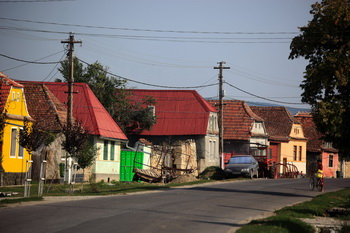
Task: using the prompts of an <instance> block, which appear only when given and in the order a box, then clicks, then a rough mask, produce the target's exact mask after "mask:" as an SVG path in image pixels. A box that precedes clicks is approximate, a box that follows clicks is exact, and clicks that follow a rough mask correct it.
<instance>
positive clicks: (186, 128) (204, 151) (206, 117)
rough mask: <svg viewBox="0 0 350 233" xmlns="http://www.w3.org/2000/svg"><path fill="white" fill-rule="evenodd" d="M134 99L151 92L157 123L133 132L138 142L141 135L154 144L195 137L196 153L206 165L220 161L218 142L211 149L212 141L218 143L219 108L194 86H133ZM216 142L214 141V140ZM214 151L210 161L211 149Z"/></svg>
mask: <svg viewBox="0 0 350 233" xmlns="http://www.w3.org/2000/svg"><path fill="white" fill-rule="evenodd" d="M130 92H131V93H132V95H131V101H139V100H141V99H143V98H144V97H146V96H152V97H153V98H154V99H155V101H156V104H155V106H154V109H155V115H156V123H155V125H154V126H153V127H152V129H151V130H145V131H143V132H142V133H141V134H140V135H134V137H135V138H134V141H135V142H136V141H137V140H138V139H139V138H140V137H142V138H146V139H148V140H149V141H151V142H153V144H157V143H162V142H169V140H171V141H172V142H175V141H176V140H186V139H194V140H195V141H196V145H197V157H198V158H199V159H201V158H203V159H204V160H206V162H205V163H204V164H205V165H202V166H200V170H203V169H204V168H205V167H206V166H212V165H217V164H218V163H219V157H218V153H219V152H218V146H216V147H215V149H212V148H210V149H209V146H208V145H209V141H210V142H211V143H210V144H211V145H213V144H215V145H218V126H217V111H216V110H215V108H213V107H212V106H211V105H210V104H209V103H208V102H207V101H206V100H205V99H204V98H203V97H202V96H200V95H199V94H198V93H197V92H196V91H194V90H145V89H132V90H130ZM214 141H215V142H216V143H213V142H214ZM208 151H212V152H213V151H215V153H214V152H213V153H214V154H212V155H211V157H212V158H213V157H215V158H216V159H211V160H212V162H211V163H209V162H208V161H209V159H208V157H209V152H208Z"/></svg>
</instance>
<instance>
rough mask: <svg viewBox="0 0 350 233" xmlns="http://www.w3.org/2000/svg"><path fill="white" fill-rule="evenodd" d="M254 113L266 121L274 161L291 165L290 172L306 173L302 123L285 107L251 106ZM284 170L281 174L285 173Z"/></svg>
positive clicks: (304, 140) (305, 140) (304, 139)
mask: <svg viewBox="0 0 350 233" xmlns="http://www.w3.org/2000/svg"><path fill="white" fill-rule="evenodd" d="M250 108H251V109H252V111H253V112H254V113H255V114H257V115H258V116H259V117H261V118H263V119H264V122H265V125H266V130H267V133H268V135H269V142H270V147H269V151H270V153H271V155H270V156H271V157H272V160H273V161H274V162H276V163H279V164H284V165H288V164H290V168H289V170H292V169H293V170H295V168H296V169H298V171H299V172H303V173H304V174H305V172H306V142H307V139H306V138H305V137H304V132H303V127H302V125H301V124H300V122H299V121H298V120H297V119H295V118H294V116H293V115H292V114H291V113H290V112H289V111H288V110H287V108H285V107H260V106H250ZM285 171H286V169H283V170H282V168H281V169H280V170H279V173H285Z"/></svg>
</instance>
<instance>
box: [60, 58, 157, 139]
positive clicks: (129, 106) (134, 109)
mask: <svg viewBox="0 0 350 233" xmlns="http://www.w3.org/2000/svg"><path fill="white" fill-rule="evenodd" d="M68 64H69V63H68V60H65V61H62V62H61V67H60V68H59V69H58V70H59V71H60V72H61V74H62V76H63V77H64V79H65V81H67V80H68V74H69V65H68ZM73 65H74V81H75V82H85V83H87V84H88V85H89V87H90V88H91V90H92V91H93V92H94V94H95V96H96V97H97V98H98V100H99V101H100V102H101V104H102V105H103V106H104V108H105V109H106V110H107V111H108V113H109V114H110V115H111V116H112V117H113V119H114V120H115V121H116V123H117V124H118V125H119V126H120V127H121V129H122V130H123V132H124V133H125V134H130V133H141V132H142V131H143V130H145V129H148V130H149V129H151V127H152V126H153V125H154V123H155V117H154V116H153V113H152V112H150V111H149V108H148V106H149V105H154V103H155V101H154V100H153V99H152V98H150V97H147V98H145V99H144V100H143V101H141V102H137V103H133V102H131V101H130V98H129V97H130V92H129V91H127V90H125V84H126V81H125V80H122V79H118V78H116V77H113V76H109V75H108V67H103V65H101V64H100V63H99V62H97V61H96V62H95V63H93V64H91V65H88V66H87V67H85V68H84V66H83V64H82V63H80V62H79V60H78V58H76V57H75V58H74V62H73ZM56 81H60V80H56Z"/></svg>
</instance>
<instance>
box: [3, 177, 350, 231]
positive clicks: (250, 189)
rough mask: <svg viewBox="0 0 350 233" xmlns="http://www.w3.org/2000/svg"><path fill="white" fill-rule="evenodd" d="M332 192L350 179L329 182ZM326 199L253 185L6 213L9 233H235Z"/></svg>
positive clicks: (301, 185) (262, 182) (301, 189)
mask: <svg viewBox="0 0 350 233" xmlns="http://www.w3.org/2000/svg"><path fill="white" fill-rule="evenodd" d="M325 187H326V190H325V191H326V192H331V191H336V190H339V189H342V188H349V187H350V179H326V180H325ZM319 194H321V193H320V192H317V191H310V190H309V189H308V179H277V180H273V179H253V180H246V181H234V182H224V183H215V184H209V185H208V184H206V185H200V186H188V187H180V188H172V189H170V190H164V191H155V192H147V193H137V194H128V195H115V196H108V197H99V198H92V199H84V200H79V201H64V202H42V203H40V204H36V205H24V206H21V205H20V206H16V207H7V208H0V232H4V233H12V232H16V233H25V232H33V233H41V232H43V233H53V232H55V233H71V232H75V233H80V232H82V233H105V232H115V233H117V232H118V233H120V232H137V233H139V232H144V233H161V232H167V233H172V232H181V233H190V232H191V233H192V232H195V233H197V232H201V233H206V232H207V233H215V232H220V233H223V232H230V231H232V230H233V229H235V228H237V227H240V226H242V224H245V223H247V220H249V219H251V218H255V217H256V216H262V215H264V214H266V213H271V212H273V211H274V210H275V209H279V208H281V207H284V206H287V205H290V204H294V203H297V202H302V201H307V200H311V199H312V197H314V196H316V195H319Z"/></svg>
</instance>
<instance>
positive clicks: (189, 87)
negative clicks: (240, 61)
mask: <svg viewBox="0 0 350 233" xmlns="http://www.w3.org/2000/svg"><path fill="white" fill-rule="evenodd" d="M78 60H79V61H80V62H82V63H84V64H86V65H89V66H90V65H91V64H89V63H87V62H85V61H83V60H81V59H79V58H78ZM100 70H101V71H104V72H106V73H107V74H109V75H112V76H115V77H117V78H120V79H124V80H127V81H129V82H134V83H137V84H142V85H145V86H152V87H159V88H174V89H195V88H203V87H211V86H215V85H218V84H217V83H214V84H207V85H201V86H188V87H174V86H164V85H157V84H150V83H145V82H140V81H136V80H133V79H130V78H125V77H122V76H120V75H117V74H113V73H111V72H109V71H106V70H103V69H100Z"/></svg>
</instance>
